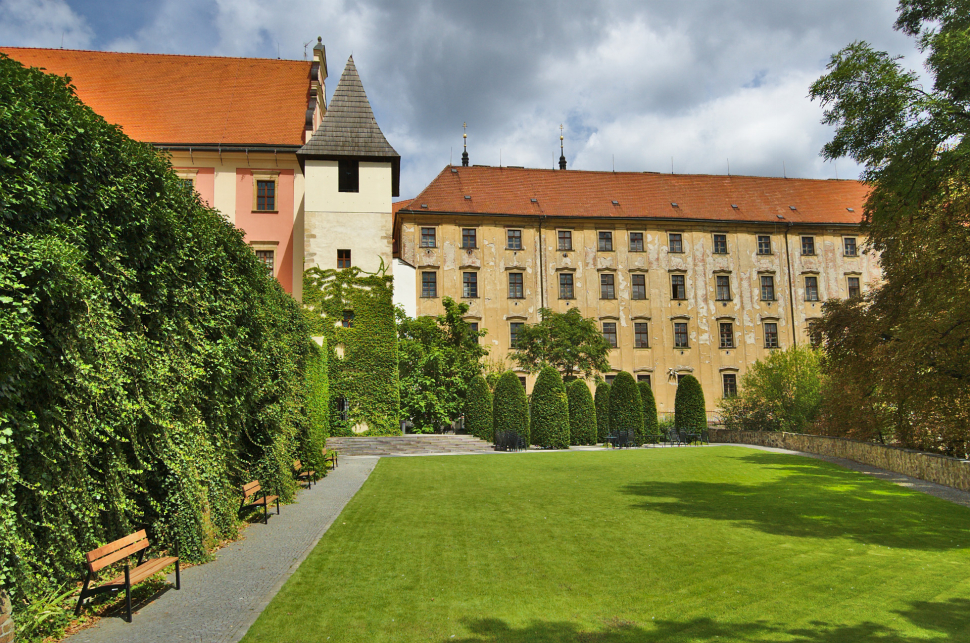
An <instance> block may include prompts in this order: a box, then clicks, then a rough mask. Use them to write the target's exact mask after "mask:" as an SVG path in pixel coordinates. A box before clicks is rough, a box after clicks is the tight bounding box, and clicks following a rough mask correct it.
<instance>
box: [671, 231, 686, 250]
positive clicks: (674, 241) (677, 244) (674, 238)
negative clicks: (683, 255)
mask: <svg viewBox="0 0 970 643" xmlns="http://www.w3.org/2000/svg"><path fill="white" fill-rule="evenodd" d="M683 251H684V237H683V235H682V234H680V233H679V232H671V233H670V234H668V235H667V252H683Z"/></svg>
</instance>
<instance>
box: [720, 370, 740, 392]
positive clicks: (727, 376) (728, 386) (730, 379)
mask: <svg viewBox="0 0 970 643" xmlns="http://www.w3.org/2000/svg"><path fill="white" fill-rule="evenodd" d="M721 390H722V391H723V395H724V397H735V396H737V394H738V376H737V374H736V373H724V374H723V375H721Z"/></svg>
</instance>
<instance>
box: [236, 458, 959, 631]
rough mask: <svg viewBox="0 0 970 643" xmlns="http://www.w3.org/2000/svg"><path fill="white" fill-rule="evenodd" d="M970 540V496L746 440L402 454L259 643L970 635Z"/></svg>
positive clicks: (334, 530) (308, 564) (287, 596)
mask: <svg viewBox="0 0 970 643" xmlns="http://www.w3.org/2000/svg"><path fill="white" fill-rule="evenodd" d="M320 492H323V493H325V489H324V488H323V487H321V488H320V490H319V491H317V493H320ZM968 545H970V509H967V508H964V507H960V506H957V505H953V504H951V503H947V502H945V501H943V500H939V499H937V498H933V497H930V496H926V495H923V494H920V493H917V492H913V491H909V490H907V489H904V488H902V487H899V486H896V485H893V484H890V483H887V482H883V481H880V480H877V479H874V478H870V477H867V476H864V475H861V474H858V473H854V472H851V471H847V470H845V469H842V468H840V467H837V466H834V465H830V464H827V463H824V462H820V461H817V460H811V459H808V458H803V457H799V456H786V455H778V454H773V453H766V452H763V451H755V450H751V449H745V448H740V447H717V448H681V449H645V450H631V451H601V452H574V453H542V454H516V455H507V456H506V455H501V456H499V455H495V456H492V455H482V456H445V457H427V458H384V459H382V460H381V461H380V463H379V465H378V466H377V468H376V469H375V470H374V472H373V473H372V474H371V477H370V479H369V480H368V481H367V482H366V483H365V484H364V486H363V488H362V489H361V490H360V492H359V493H358V494H357V495H356V496H355V497H354V498H353V500H351V502H350V503H349V504H348V505H347V507H346V508H345V509H344V511H343V513H342V514H341V516H340V517H339V518H338V519H337V521H336V522H335V524H334V525H333V527H331V529H330V531H329V532H328V533H327V534H326V535H325V536H324V538H323V539H322V540H321V541H320V543H319V544H318V545H317V547H316V549H315V550H314V551H313V552H312V553H311V555H310V556H309V557H308V558H307V560H306V561H305V562H304V563H303V564H302V565H301V567H300V568H299V569H298V570H297V572H296V573H295V574H294V575H293V576H292V577H291V578H290V580H289V581H288V582H287V583H286V585H285V586H284V587H283V589H282V590H281V591H280V593H279V594H278V595H277V596H276V598H275V599H274V600H273V601H272V603H271V604H270V605H269V607H268V608H267V609H266V611H264V612H263V614H262V615H261V616H260V617H259V619H258V620H257V622H256V623H255V625H253V627H252V628H251V629H250V631H249V633H248V634H247V635H246V638H245V639H244V642H245V643H255V642H263V641H286V642H288V643H299V642H305V643H308V642H312V641H331V642H334V643H336V642H341V641H368V642H372V641H432V642H441V643H452V642H464V643H470V642H495V643H498V642H510V643H526V642H529V643H534V642H540V641H556V642H559V641H582V642H587V643H633V642H656V643H660V642H664V643H667V642H673V641H799V642H802V643H823V642H824V643H837V642H839V643H841V642H846V643H855V642H860V641H861V642H877V641H878V642H880V643H910V642H913V643H915V642H917V641H938V642H943V641H946V642H950V641H970V549H968Z"/></svg>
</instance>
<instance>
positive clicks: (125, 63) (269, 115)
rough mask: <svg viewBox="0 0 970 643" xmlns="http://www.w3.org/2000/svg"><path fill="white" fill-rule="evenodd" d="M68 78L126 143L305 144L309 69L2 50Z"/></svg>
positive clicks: (252, 61)
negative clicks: (129, 139)
mask: <svg viewBox="0 0 970 643" xmlns="http://www.w3.org/2000/svg"><path fill="white" fill-rule="evenodd" d="M0 53H4V54H7V55H8V56H10V57H11V58H13V59H14V60H17V61H19V62H20V63H22V64H24V65H26V66H29V67H40V68H43V69H45V70H46V71H47V72H48V73H51V74H57V75H59V76H65V75H67V76H70V77H71V79H72V82H73V83H74V85H75V86H76V87H77V94H78V97H79V98H80V99H81V100H82V101H84V102H85V103H86V104H87V105H89V106H90V107H91V108H92V109H93V110H94V111H95V112H97V113H98V114H100V115H101V116H103V117H104V118H105V120H107V121H108V122H109V123H114V124H117V125H120V126H121V127H122V128H123V129H124V131H125V133H126V134H127V135H128V136H131V137H132V138H134V139H136V140H140V141H147V142H151V143H159V144H166V143H168V144H181V145H188V144H197V145H203V144H222V145H247V144H249V145H302V144H303V131H304V124H305V120H306V110H307V100H308V90H309V87H310V64H311V63H310V62H304V61H299V60H269V59H262V58H219V57H214V56H173V55H167V54H127V53H114V52H104V51H74V50H69V49H29V48H20V47H0Z"/></svg>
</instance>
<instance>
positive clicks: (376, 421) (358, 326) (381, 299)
mask: <svg viewBox="0 0 970 643" xmlns="http://www.w3.org/2000/svg"><path fill="white" fill-rule="evenodd" d="M392 288H393V285H392V277H391V276H390V275H388V274H387V268H386V266H384V265H383V263H382V264H381V268H380V269H379V270H378V271H377V272H374V273H368V272H364V271H362V270H361V269H360V268H357V267H352V268H345V269H343V270H333V269H328V270H321V269H320V268H310V269H309V270H307V271H306V272H305V273H304V275H303V306H304V310H305V313H306V317H307V319H308V320H309V323H310V326H311V327H312V330H313V334H314V335H316V336H322V337H324V338H326V347H327V358H328V362H329V365H328V374H329V381H330V434H331V435H399V434H400V432H401V428H400V424H399V417H400V410H401V396H400V387H399V376H398V349H397V328H396V326H395V321H394V303H393V298H392V292H393V291H392ZM345 319H346V321H345ZM341 400H346V405H347V406H346V409H341Z"/></svg>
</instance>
